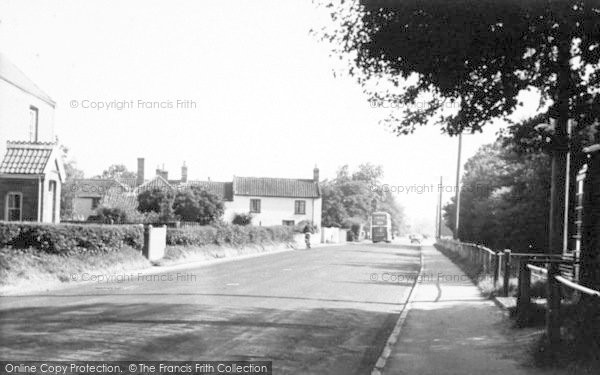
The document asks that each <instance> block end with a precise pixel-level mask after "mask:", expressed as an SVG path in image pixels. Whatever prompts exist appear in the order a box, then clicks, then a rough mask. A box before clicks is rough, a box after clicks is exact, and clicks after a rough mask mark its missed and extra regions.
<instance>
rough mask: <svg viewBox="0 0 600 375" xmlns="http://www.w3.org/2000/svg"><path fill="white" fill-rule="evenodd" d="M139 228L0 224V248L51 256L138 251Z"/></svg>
mask: <svg viewBox="0 0 600 375" xmlns="http://www.w3.org/2000/svg"><path fill="white" fill-rule="evenodd" d="M143 243H144V230H143V228H142V226H141V225H118V226H117V225H95V224H86V225H75V224H42V223H23V222H0V248H3V247H10V248H13V249H29V248H33V249H36V250H39V251H43V252H47V253H54V254H65V255H68V254H76V253H90V252H92V253H98V252H110V251H115V250H120V249H121V248H122V247H123V246H124V245H127V246H131V247H133V248H135V249H138V250H139V249H141V248H142V246H143Z"/></svg>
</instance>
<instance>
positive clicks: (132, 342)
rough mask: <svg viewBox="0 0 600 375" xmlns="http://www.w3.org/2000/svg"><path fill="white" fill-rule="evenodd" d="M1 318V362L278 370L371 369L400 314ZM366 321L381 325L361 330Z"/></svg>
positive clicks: (84, 308) (197, 312) (216, 311)
mask: <svg viewBox="0 0 600 375" xmlns="http://www.w3.org/2000/svg"><path fill="white" fill-rule="evenodd" d="M181 317H183V318H181ZM0 318H1V319H2V322H3V323H2V327H1V333H2V338H3V339H2V344H0V357H1V358H3V359H10V360H25V359H31V358H36V359H37V360H119V359H122V360H126V359H128V360H130V359H133V358H135V359H139V360H200V359H202V360H225V359H227V360H242V359H244V360H250V359H255V360H259V359H262V360H272V361H273V369H274V371H273V373H276V374H291V373H294V374H300V373H302V374H325V373H326V374H365V373H368V372H369V371H370V369H371V368H372V366H373V364H374V362H375V361H376V359H377V357H378V355H379V353H380V351H381V350H382V345H383V343H384V342H385V340H386V338H387V336H388V335H389V333H390V331H391V329H392V328H393V325H394V323H395V321H396V319H397V316H396V315H391V314H386V313H378V312H373V311H363V310H359V309H341V308H340V309H300V310H295V311H290V310H283V309H266V308H246V309H240V308H217V307H214V306H210V305H203V304H167V303H125V304H113V303H92V304H79V305H69V306H58V307H44V308H18V309H9V310H5V311H2V313H1V314H0ZM374 321H375V323H377V324H373V323H374ZM363 325H374V326H376V327H380V328H378V329H377V330H361V331H358V330H356V329H355V328H356V327H360V326H363ZM165 353H168V355H166V354H165Z"/></svg>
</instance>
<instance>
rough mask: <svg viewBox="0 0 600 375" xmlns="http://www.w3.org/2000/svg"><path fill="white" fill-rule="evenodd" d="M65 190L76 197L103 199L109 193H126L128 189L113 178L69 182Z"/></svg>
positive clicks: (83, 179)
mask: <svg viewBox="0 0 600 375" xmlns="http://www.w3.org/2000/svg"><path fill="white" fill-rule="evenodd" d="M63 189H68V190H70V191H71V192H73V194H74V196H76V197H91V198H102V197H104V196H106V195H107V194H108V193H109V192H119V193H123V192H126V191H127V190H128V187H127V186H125V185H123V184H121V183H120V182H119V181H117V180H115V179H112V178H82V179H77V180H73V181H69V182H67V183H66V184H65V187H63Z"/></svg>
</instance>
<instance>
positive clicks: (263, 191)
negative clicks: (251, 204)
mask: <svg viewBox="0 0 600 375" xmlns="http://www.w3.org/2000/svg"><path fill="white" fill-rule="evenodd" d="M233 194H234V195H251V196H257V197H283V198H318V197H320V195H321V193H320V191H319V184H318V183H316V182H315V181H313V180H304V179H295V178H271V177H234V178H233Z"/></svg>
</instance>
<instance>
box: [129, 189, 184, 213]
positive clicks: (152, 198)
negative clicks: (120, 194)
mask: <svg viewBox="0 0 600 375" xmlns="http://www.w3.org/2000/svg"><path fill="white" fill-rule="evenodd" d="M174 198H175V194H173V191H172V190H171V189H164V188H163V189H161V188H154V189H150V190H144V191H143V192H141V193H140V194H139V195H138V196H137V201H138V205H137V210H138V211H140V212H144V213H147V212H155V213H158V214H160V218H161V219H162V220H171V219H172V216H173V200H174Z"/></svg>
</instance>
